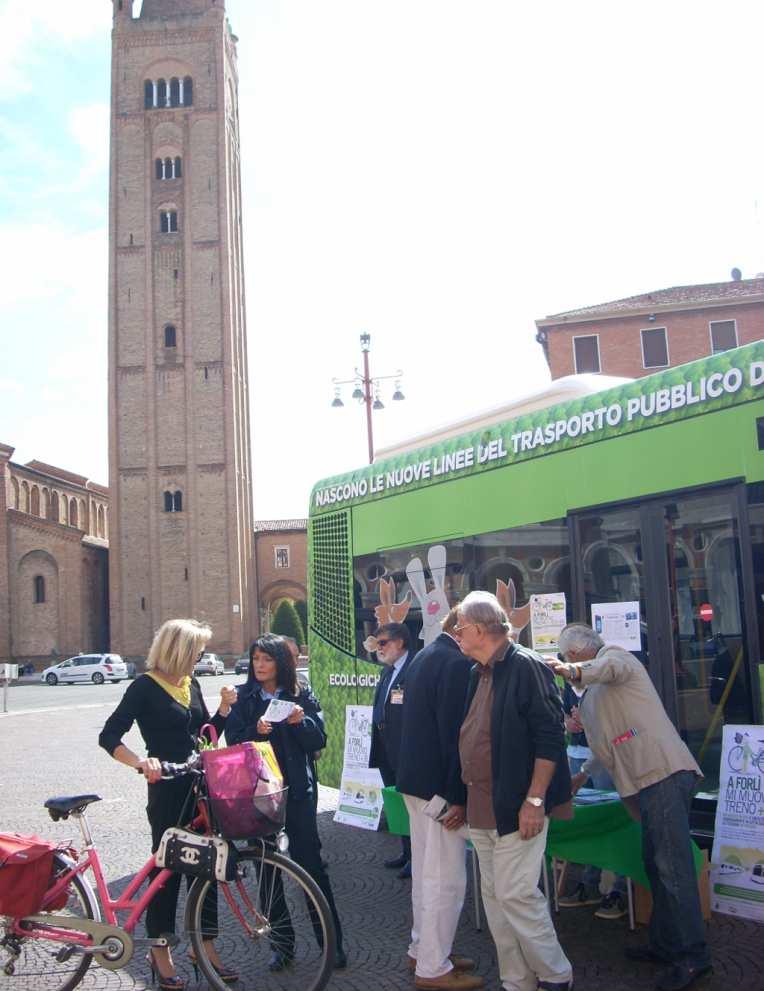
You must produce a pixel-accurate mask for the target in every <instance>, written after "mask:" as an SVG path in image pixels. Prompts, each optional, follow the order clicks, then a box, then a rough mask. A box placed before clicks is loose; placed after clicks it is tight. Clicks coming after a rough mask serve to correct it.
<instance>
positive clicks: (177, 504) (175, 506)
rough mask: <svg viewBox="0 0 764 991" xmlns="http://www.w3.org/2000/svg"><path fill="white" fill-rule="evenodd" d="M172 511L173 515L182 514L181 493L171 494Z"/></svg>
mask: <svg viewBox="0 0 764 991" xmlns="http://www.w3.org/2000/svg"><path fill="white" fill-rule="evenodd" d="M172 511H173V512H174V513H182V512H183V493H182V492H173V494H172Z"/></svg>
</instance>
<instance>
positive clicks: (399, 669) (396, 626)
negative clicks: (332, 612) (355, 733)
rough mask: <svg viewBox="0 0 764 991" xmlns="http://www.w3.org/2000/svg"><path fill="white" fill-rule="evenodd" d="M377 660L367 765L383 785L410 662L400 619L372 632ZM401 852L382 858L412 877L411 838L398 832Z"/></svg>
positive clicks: (392, 761)
mask: <svg viewBox="0 0 764 991" xmlns="http://www.w3.org/2000/svg"><path fill="white" fill-rule="evenodd" d="M375 639H376V651H377V660H378V661H380V662H381V663H382V664H383V665H384V666H385V671H384V673H383V675H382V677H381V678H380V679H379V682H378V683H377V688H376V691H375V693H374V708H373V715H372V728H371V752H370V754H369V767H377V768H379V773H380V774H381V775H382V781H383V782H384V783H385V785H386V786H388V785H394V784H395V781H396V773H397V769H398V755H399V752H400V748H401V728H402V726H403V699H404V697H405V691H406V674H407V671H408V668H409V666H410V664H411V661H412V657H411V634H410V633H409V629H408V627H407V626H405V625H404V624H403V623H385V624H384V625H382V626H380V627H379V628H378V629H377V632H376V633H375ZM401 848H402V849H401V855H400V856H399V857H394V858H393V859H392V860H386V861H385V867H389V868H391V869H398V877H400V878H407V877H411V839H410V838H409V837H408V836H401Z"/></svg>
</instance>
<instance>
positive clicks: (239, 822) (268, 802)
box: [210, 782, 289, 840]
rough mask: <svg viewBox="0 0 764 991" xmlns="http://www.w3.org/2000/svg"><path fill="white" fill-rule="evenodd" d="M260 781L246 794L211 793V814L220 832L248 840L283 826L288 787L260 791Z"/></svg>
mask: <svg viewBox="0 0 764 991" xmlns="http://www.w3.org/2000/svg"><path fill="white" fill-rule="evenodd" d="M262 784H263V783H262V782H258V789H257V791H256V793H255V794H254V795H250V796H249V797H247V798H244V797H240V796H235V797H232V798H220V797H218V798H212V797H210V805H211V806H212V814H213V816H214V818H215V822H216V825H217V828H218V831H219V833H220V835H221V836H224V837H225V838H226V839H228V840H249V839H255V838H257V837H260V836H272V835H273V834H274V833H278V832H279V830H280V829H283V828H284V822H285V820H286V797H287V792H288V791H289V789H288V788H280V789H279V790H278V791H272V792H266V791H264V790H263V791H262V792H260V789H261V786H262ZM258 792H260V793H259V794H258Z"/></svg>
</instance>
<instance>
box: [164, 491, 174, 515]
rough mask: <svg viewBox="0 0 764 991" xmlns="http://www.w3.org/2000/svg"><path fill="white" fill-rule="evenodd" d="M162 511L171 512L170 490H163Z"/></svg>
mask: <svg viewBox="0 0 764 991" xmlns="http://www.w3.org/2000/svg"><path fill="white" fill-rule="evenodd" d="M164 511H165V512H166V513H171V512H172V492H165V494H164Z"/></svg>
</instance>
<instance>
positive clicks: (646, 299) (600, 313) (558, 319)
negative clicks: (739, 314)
mask: <svg viewBox="0 0 764 991" xmlns="http://www.w3.org/2000/svg"><path fill="white" fill-rule="evenodd" d="M759 296H761V297H763V298H764V278H761V279H741V280H740V281H739V282H735V281H731V282H709V283H707V284H705V285H700V286H674V287H673V288H671V289H658V290H655V291H654V292H646V293H642V294H641V295H639V296H627V297H626V298H625V299H616V300H613V301H611V302H609V303H598V304H596V305H595V306H583V307H581V308H580V309H577V310H566V311H565V312H564V313H552V314H550V315H549V316H547V317H543V318H542V319H540V320H537V321H536V324H537V326H548V325H549V324H554V323H564V322H565V321H566V320H581V319H583V318H586V317H608V316H622V315H624V314H626V315H628V314H629V313H644V312H649V311H650V310H651V309H652V308H655V309H669V308H671V307H674V308H676V309H691V308H692V307H693V306H695V305H698V306H709V305H713V304H719V305H723V304H725V303H740V302H746V301H749V300H751V297H759Z"/></svg>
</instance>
